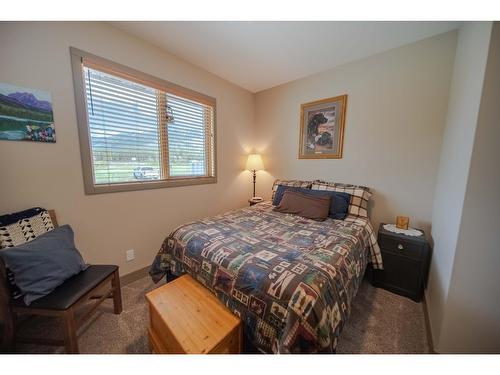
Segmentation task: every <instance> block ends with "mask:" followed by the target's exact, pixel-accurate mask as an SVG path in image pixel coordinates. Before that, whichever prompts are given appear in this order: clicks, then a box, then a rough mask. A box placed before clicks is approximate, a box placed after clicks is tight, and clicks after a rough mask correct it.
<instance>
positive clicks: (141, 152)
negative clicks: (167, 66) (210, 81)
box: [71, 48, 216, 194]
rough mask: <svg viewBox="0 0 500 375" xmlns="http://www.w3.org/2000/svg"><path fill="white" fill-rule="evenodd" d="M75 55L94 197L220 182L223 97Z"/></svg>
mask: <svg viewBox="0 0 500 375" xmlns="http://www.w3.org/2000/svg"><path fill="white" fill-rule="evenodd" d="M71 55H72V65H73V78H74V84H75V95H76V105H77V114H78V125H79V135H80V148H81V153H82V162H83V172H84V182H85V191H86V193H87V194H94V193H104V192H113V191H127V190H138V189H148V188H156V187H168V186H182V185H193V184H203V183H214V182H216V174H215V172H216V168H215V99H213V98H210V97H207V96H205V95H203V94H200V93H197V92H195V91H192V90H189V89H186V88H183V87H180V86H177V85H174V84H172V83H170V82H166V81H163V80H161V79H158V78H155V77H152V76H149V75H147V74H144V73H141V72H138V71H135V70H133V69H130V68H127V67H124V66H121V65H118V64H116V63H112V62H110V61H107V60H104V59H102V58H99V57H97V56H93V55H90V54H87V53H85V52H82V51H79V50H76V49H74V48H72V49H71Z"/></svg>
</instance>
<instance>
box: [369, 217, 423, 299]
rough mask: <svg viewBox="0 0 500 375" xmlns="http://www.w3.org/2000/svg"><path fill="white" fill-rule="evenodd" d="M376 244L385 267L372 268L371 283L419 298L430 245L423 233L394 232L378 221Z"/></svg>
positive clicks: (412, 297)
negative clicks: (373, 269) (416, 234)
mask: <svg viewBox="0 0 500 375" xmlns="http://www.w3.org/2000/svg"><path fill="white" fill-rule="evenodd" d="M378 244H379V246H380V251H381V252H382V261H383V262H384V269H383V270H381V271H374V274H373V284H374V285H375V286H378V287H382V288H384V289H387V290H389V291H391V292H394V293H397V294H400V295H402V296H406V297H410V298H411V299H412V300H414V301H415V302H419V301H420V300H421V299H422V293H423V291H424V287H425V285H426V283H427V274H428V272H429V261H430V246H429V243H428V242H427V240H426V239H425V235H423V234H422V235H421V236H419V237H412V236H406V235H404V234H397V233H393V232H389V231H387V230H385V229H384V227H383V224H380V227H379V230H378Z"/></svg>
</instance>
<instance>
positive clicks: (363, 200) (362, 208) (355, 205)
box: [311, 180, 372, 217]
mask: <svg viewBox="0 0 500 375" xmlns="http://www.w3.org/2000/svg"><path fill="white" fill-rule="evenodd" d="M311 189H312V190H333V191H339V192H342V193H347V194H350V195H351V200H350V202H349V210H348V214H349V215H352V216H359V217H368V201H369V200H370V197H371V196H372V193H370V189H369V188H367V187H366V186H361V185H351V184H342V183H338V182H326V181H320V180H316V181H314V182H313V183H312V186H311Z"/></svg>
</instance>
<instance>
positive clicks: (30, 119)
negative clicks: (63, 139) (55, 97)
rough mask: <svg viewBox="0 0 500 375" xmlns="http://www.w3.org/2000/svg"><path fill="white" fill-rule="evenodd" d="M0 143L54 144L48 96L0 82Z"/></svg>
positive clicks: (45, 92)
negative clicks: (2, 141) (29, 142)
mask: <svg viewBox="0 0 500 375" xmlns="http://www.w3.org/2000/svg"><path fill="white" fill-rule="evenodd" d="M0 140H9V141H35V142H52V143H53V142H55V141H56V131H55V127H54V115H53V113H52V100H51V97H50V93H49V92H47V91H40V90H35V89H28V88H23V87H17V86H13V85H10V84H7V83H1V82H0Z"/></svg>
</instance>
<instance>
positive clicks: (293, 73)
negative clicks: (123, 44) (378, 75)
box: [112, 21, 460, 92]
mask: <svg viewBox="0 0 500 375" xmlns="http://www.w3.org/2000/svg"><path fill="white" fill-rule="evenodd" d="M112 24H113V25H115V26H116V27H118V28H120V29H122V30H124V31H126V32H129V33H131V34H134V35H136V36H138V37H140V38H142V39H144V40H147V41H149V42H151V43H153V44H155V45H157V46H159V47H161V48H163V49H165V50H167V51H168V52H170V53H172V54H174V55H176V56H178V57H181V58H183V59H184V60H187V61H188V62H190V63H192V64H194V65H197V66H199V67H201V68H203V69H205V70H207V71H209V72H211V73H213V74H216V75H218V76H219V77H222V78H224V79H226V80H228V81H230V82H233V83H235V84H237V85H239V86H241V87H243V88H245V89H247V90H249V91H252V92H258V91H261V90H264V89H267V88H271V87H274V86H277V85H280V84H283V83H286V82H290V81H293V80H295V79H298V78H301V77H305V76H308V75H311V74H314V73H318V72H321V71H324V70H328V69H331V68H333V67H335V66H338V65H341V64H345V63H347V62H350V61H354V60H357V59H360V58H364V57H367V56H370V55H374V54H376V53H380V52H383V51H386V50H389V49H391V48H395V47H399V46H402V45H405V44H409V43H412V42H415V41H418V40H421V39H424V38H427V37H430V36H433V35H436V34H440V33H443V32H446V31H450V30H453V29H456V28H458V27H459V26H460V22H333V21H328V22H312V21H311V22H310V21H307V22H306V21H299V22H264V21H259V22H181V21H175V22H167V21H165V22H164V21H161V22H158V21H155V22H113V23H112Z"/></svg>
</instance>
